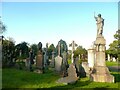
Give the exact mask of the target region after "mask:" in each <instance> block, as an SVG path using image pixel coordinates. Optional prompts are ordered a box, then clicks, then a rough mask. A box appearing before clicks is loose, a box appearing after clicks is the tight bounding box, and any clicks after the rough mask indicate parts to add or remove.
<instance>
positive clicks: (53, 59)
mask: <svg viewBox="0 0 120 90" xmlns="http://www.w3.org/2000/svg"><path fill="white" fill-rule="evenodd" d="M50 66H51V67H55V52H54V51H53V52H52V60H51V63H50Z"/></svg>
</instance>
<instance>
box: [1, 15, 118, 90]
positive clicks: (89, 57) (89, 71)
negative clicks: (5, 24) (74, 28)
mask: <svg viewBox="0 0 120 90" xmlns="http://www.w3.org/2000/svg"><path fill="white" fill-rule="evenodd" d="M94 19H95V21H96V26H97V28H96V35H95V36H96V38H94V41H93V43H92V42H91V43H92V45H90V44H89V46H90V47H89V49H85V48H83V47H84V46H83V47H82V46H80V45H78V44H77V42H76V41H75V40H73V41H72V42H71V43H67V42H66V41H64V40H62V37H59V38H60V40H59V41H58V43H57V45H56V46H54V44H51V45H48V43H47V42H46V47H43V44H42V42H41V41H39V42H38V43H37V44H33V45H31V46H28V45H27V43H26V42H22V43H19V44H17V45H15V44H14V43H13V42H12V41H10V40H7V39H5V37H4V36H1V37H0V53H1V54H0V55H1V56H0V59H1V61H0V63H1V66H0V67H1V69H0V70H1V72H2V89H8V88H11V89H24V88H36V89H38V88H47V89H57V88H59V89H66V88H67V89H75V90H76V89H80V88H83V89H86V88H95V89H98V88H103V90H104V89H106V88H114V89H118V88H120V67H119V65H120V57H119V56H120V53H119V51H120V50H119V48H117V50H116V52H117V54H115V53H114V54H112V53H111V52H112V51H114V50H111V49H108V50H106V41H107V40H106V38H105V37H104V35H103V33H104V28H103V27H104V19H103V17H102V15H101V14H98V15H97V16H94ZM94 19H93V20H94ZM3 29H4V28H3ZM119 31H120V30H118V31H117V36H118V38H119V39H120V37H119V36H120V33H119ZM119 39H118V41H119ZM51 43H52V42H51ZM118 45H119V44H118ZM68 48H71V50H69V49H68Z"/></svg>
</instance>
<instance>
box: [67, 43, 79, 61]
mask: <svg viewBox="0 0 120 90" xmlns="http://www.w3.org/2000/svg"><path fill="white" fill-rule="evenodd" d="M76 46H78V45H77V44H76V43H75V41H72V43H71V44H69V47H72V56H71V59H72V63H73V61H74V59H73V56H74V53H73V52H74V50H75V47H76Z"/></svg>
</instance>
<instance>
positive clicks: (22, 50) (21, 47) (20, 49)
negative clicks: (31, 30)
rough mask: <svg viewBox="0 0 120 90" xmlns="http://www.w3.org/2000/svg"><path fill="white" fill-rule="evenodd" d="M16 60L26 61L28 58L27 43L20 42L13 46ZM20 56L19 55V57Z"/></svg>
mask: <svg viewBox="0 0 120 90" xmlns="http://www.w3.org/2000/svg"><path fill="white" fill-rule="evenodd" d="M15 51H16V58H17V59H26V58H27V57H28V56H29V47H28V43H27V42H21V43H19V44H17V45H16V46H15ZM20 54H21V55H20Z"/></svg>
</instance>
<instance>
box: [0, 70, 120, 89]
mask: <svg viewBox="0 0 120 90" xmlns="http://www.w3.org/2000/svg"><path fill="white" fill-rule="evenodd" d="M111 74H112V75H114V76H115V81H116V82H115V83H97V82H91V81H90V80H89V78H88V77H85V78H80V79H79V80H78V81H77V82H76V83H75V84H74V85H64V84H60V83H56V81H57V80H58V79H59V78H60V75H58V74H56V73H54V72H53V71H50V70H47V71H46V73H44V74H38V73H34V72H28V71H22V70H17V69H3V73H2V75H3V77H2V86H3V88H52V89H55V88H69V89H75V90H76V89H77V88H118V84H120V78H119V77H120V72H111Z"/></svg>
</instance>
